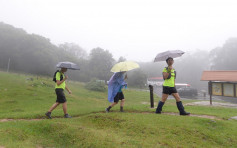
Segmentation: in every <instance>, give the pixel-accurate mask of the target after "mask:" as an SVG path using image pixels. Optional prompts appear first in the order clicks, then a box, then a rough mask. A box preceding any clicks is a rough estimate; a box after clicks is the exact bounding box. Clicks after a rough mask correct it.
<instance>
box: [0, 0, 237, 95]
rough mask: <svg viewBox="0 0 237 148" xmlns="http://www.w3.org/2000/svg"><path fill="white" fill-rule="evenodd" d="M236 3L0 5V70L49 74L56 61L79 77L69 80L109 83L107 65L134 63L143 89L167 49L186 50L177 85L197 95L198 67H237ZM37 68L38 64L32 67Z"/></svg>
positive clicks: (105, 0)
mask: <svg viewBox="0 0 237 148" xmlns="http://www.w3.org/2000/svg"><path fill="white" fill-rule="evenodd" d="M236 6H237V1H235V0H225V1H224V0H222V1H218V0H215V1H214V0H209V1H204V0H199V1H188V0H180V1H174V0H172V1H158V0H156V1H155V0H151V1H145V0H144V1H139V0H136V1H135V0H131V1H125V0H120V1H109V0H101V1H96V0H94V1H93V0H88V1H76V0H67V1H60V0H50V1H46V0H41V1H30V0H22V1H17V0H15V1H14V0H6V1H5V0H1V1H0V22H2V23H0V69H1V70H2V71H6V69H7V66H8V61H9V59H10V60H11V63H10V71H11V72H23V73H32V74H37V75H48V76H51V75H52V74H53V73H54V71H55V70H56V68H55V65H56V63H57V62H59V61H71V62H75V63H77V64H78V65H79V66H80V67H81V71H80V72H78V71H77V72H75V71H69V72H68V74H69V75H70V76H71V79H72V80H78V81H82V82H88V81H90V80H91V79H92V78H97V79H101V80H108V79H109V77H110V76H111V75H112V73H111V72H110V69H111V67H112V66H113V65H114V64H115V63H117V62H120V61H125V60H133V61H136V62H138V63H139V64H140V67H141V68H140V69H138V70H135V71H131V72H129V76H130V78H129V79H128V81H129V83H130V84H132V85H134V86H139V87H144V84H145V83H146V79H147V78H149V77H160V76H161V72H162V69H163V68H164V67H165V66H166V63H165V62H158V63H153V60H154V58H155V56H156V55H157V54H158V53H160V52H163V51H166V50H175V49H179V50H183V51H184V52H185V54H184V55H183V56H182V57H180V58H176V59H175V64H174V67H175V69H176V71H177V82H180V83H189V84H191V85H192V86H193V87H195V88H198V89H199V90H201V89H205V88H206V86H207V83H206V82H201V81H200V79H201V74H202V71H203V70H237V67H236V65H235V64H234V63H236V62H237V61H236V55H237V50H236V48H237V39H236V36H237V27H236V26H237V17H236V16H237V9H236ZM35 65H37V66H35Z"/></svg>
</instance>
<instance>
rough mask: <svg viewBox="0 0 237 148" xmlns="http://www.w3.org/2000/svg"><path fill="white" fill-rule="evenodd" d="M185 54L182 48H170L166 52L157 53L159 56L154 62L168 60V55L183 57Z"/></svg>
mask: <svg viewBox="0 0 237 148" xmlns="http://www.w3.org/2000/svg"><path fill="white" fill-rule="evenodd" d="M183 54H184V52H183V51H181V50H168V51H166V52H162V53H159V54H157V56H156V57H155V60H154V62H159V61H166V59H167V58H168V57H171V58H177V57H181V56H182V55H183Z"/></svg>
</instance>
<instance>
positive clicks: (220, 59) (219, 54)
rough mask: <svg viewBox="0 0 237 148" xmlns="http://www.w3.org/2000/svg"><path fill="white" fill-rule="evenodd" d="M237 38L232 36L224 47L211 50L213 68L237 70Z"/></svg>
mask: <svg viewBox="0 0 237 148" xmlns="http://www.w3.org/2000/svg"><path fill="white" fill-rule="evenodd" d="M236 55H237V38H230V39H228V40H227V41H226V43H225V44H224V45H223V46H222V47H218V48H215V49H213V50H212V51H211V52H210V59H211V66H212V67H211V68H212V70H237V67H236V65H235V63H237V58H236Z"/></svg>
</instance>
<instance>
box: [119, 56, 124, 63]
mask: <svg viewBox="0 0 237 148" xmlns="http://www.w3.org/2000/svg"><path fill="white" fill-rule="evenodd" d="M124 61H126V58H124V57H122V56H121V57H119V59H118V62H117V63H119V62H124Z"/></svg>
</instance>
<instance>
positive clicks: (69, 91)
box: [65, 85, 72, 94]
mask: <svg viewBox="0 0 237 148" xmlns="http://www.w3.org/2000/svg"><path fill="white" fill-rule="evenodd" d="M65 88H66V90H67V91H68V93H69V94H71V93H72V91H71V90H70V89H69V88H68V87H67V85H66V86H65Z"/></svg>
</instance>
